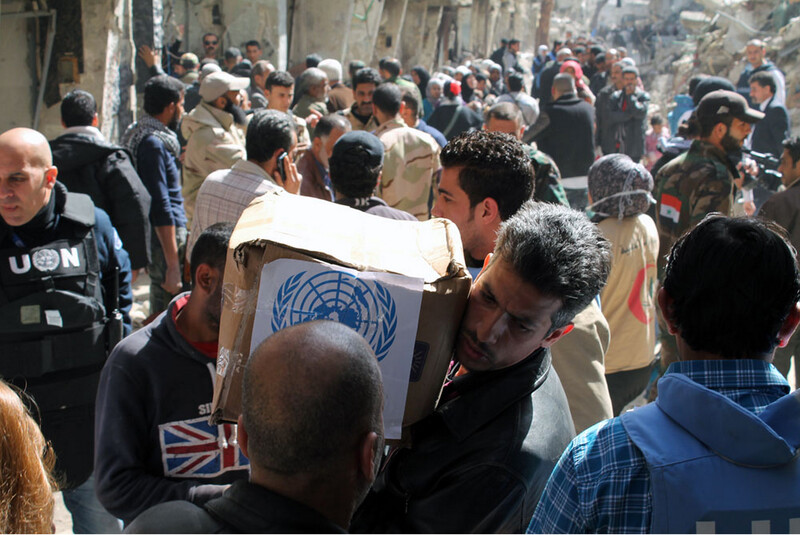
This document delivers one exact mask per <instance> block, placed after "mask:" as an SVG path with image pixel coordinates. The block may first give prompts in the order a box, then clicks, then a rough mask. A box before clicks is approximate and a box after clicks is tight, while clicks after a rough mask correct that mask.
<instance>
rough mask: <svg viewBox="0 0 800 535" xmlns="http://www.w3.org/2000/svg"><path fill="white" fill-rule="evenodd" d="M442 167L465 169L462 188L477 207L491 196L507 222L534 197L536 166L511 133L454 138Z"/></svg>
mask: <svg viewBox="0 0 800 535" xmlns="http://www.w3.org/2000/svg"><path fill="white" fill-rule="evenodd" d="M440 159H441V162H442V167H445V168H447V167H461V168H462V169H461V170H460V171H459V173H458V185H459V186H460V187H461V189H462V190H464V193H466V194H467V197H468V198H469V204H470V207H474V206H475V205H477V204H478V203H479V202H481V201H483V200H484V199H486V198H487V197H490V198H492V199H494V200H495V202H497V208H498V210H499V212H500V218H501V219H502V220H506V219H508V218H509V217H511V216H512V215H514V213H515V212H516V211H517V210H519V207H520V206H522V205H523V203H525V201H527V200H528V199H530V198H531V195H532V194H533V175H534V173H533V165H532V164H531V160H530V158H528V155H527V153H526V152H525V149H524V148H523V145H522V143H520V142H519V141H518V140H516V139H514V138H513V137H511V136H509V135H508V134H501V133H499V132H486V131H482V130H481V131H477V132H469V133H464V134H460V135H458V136H456V137H454V138H453V139H451V140H450V141H449V142H448V143H447V145H445V147H444V149H442V153H441V156H440Z"/></svg>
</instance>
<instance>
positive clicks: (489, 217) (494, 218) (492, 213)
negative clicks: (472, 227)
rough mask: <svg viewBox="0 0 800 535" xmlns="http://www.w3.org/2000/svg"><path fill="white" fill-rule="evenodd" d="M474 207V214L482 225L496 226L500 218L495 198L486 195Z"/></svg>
mask: <svg viewBox="0 0 800 535" xmlns="http://www.w3.org/2000/svg"><path fill="white" fill-rule="evenodd" d="M475 208H476V210H477V212H476V213H475V216H476V217H478V218H480V221H481V223H482V224H483V225H490V226H492V227H495V226H497V222H498V221H499V220H500V207H499V206H498V205H497V201H496V200H494V199H493V198H491V197H486V198H485V199H483V200H482V201H481V202H480V203H478V205H477V206H476V207H475Z"/></svg>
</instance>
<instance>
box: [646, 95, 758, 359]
mask: <svg viewBox="0 0 800 535" xmlns="http://www.w3.org/2000/svg"><path fill="white" fill-rule="evenodd" d="M696 113H697V121H698V123H699V124H700V138H699V139H696V140H695V141H693V142H692V146H691V147H690V148H689V151H688V152H685V153H683V154H681V155H680V156H678V157H677V158H675V159H674V160H672V161H671V162H669V163H668V164H667V165H665V166H664V167H663V168H662V169H661V171H659V172H658V176H657V177H656V181H655V182H656V184H657V186H656V188H657V189H656V195H655V197H656V201H657V202H658V206H657V209H656V226H657V227H658V236H659V240H660V242H661V243H660V250H659V255H658V272H659V279H661V280H663V270H664V267H665V265H666V257H667V254H668V253H669V251H670V249H672V245H673V244H674V243H675V242H676V241H677V240H678V238H679V237H680V236H682V235H683V234H684V233H685V232H686V231H688V230H689V229H691V228H692V227H694V226H695V225H696V224H697V223H699V222H700V221H702V219H703V218H704V217H705V216H706V215H707V214H709V213H711V212H721V213H722V214H724V215H730V214H731V211H732V209H733V185H734V177H738V176H739V172H738V171H737V170H736V169H735V168H734V166H733V164H732V163H731V161H730V160H729V159H728V153H729V152H732V151H737V150H739V149H740V148H741V147H742V143H743V142H744V140H745V138H746V137H747V135H748V134H749V133H750V125H751V124H753V123H755V122H757V121H759V120H761V119H762V118H763V117H764V114H763V113H761V112H760V111H756V110H753V109H751V108H750V107H749V106H748V105H747V101H746V100H745V99H744V97H743V96H741V95H739V94H737V93H735V92H733V91H725V90H718V91H712V92H711V93H709V94H708V95H706V96H705V97H703V100H701V101H700V104H699V105H698V107H697V112H696ZM661 327H662V329H661V343H662V349H661V360H662V368H664V367H665V366H667V365H669V364H670V363H671V361H673V360H674V359H675V357H676V356H677V355H676V352H677V349H676V347H675V341H674V338H673V337H672V336H670V335H669V333H668V331H667V330H666V328H665V327H666V325H661Z"/></svg>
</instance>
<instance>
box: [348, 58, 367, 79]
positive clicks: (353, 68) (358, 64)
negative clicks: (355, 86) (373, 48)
mask: <svg viewBox="0 0 800 535" xmlns="http://www.w3.org/2000/svg"><path fill="white" fill-rule="evenodd" d="M364 67H366V65H365V64H364V62H363V61H361V60H360V59H354V60H353V61H351V62H350V64H349V65H348V66H347V72H349V73H350V79H351V80H352V79H353V78H355V77H356V73H357V72H358V71H360V70H361V69H363V68H364Z"/></svg>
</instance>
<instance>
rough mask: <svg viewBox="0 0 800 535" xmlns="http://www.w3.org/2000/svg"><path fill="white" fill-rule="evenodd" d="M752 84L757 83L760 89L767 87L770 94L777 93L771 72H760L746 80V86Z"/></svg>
mask: <svg viewBox="0 0 800 535" xmlns="http://www.w3.org/2000/svg"><path fill="white" fill-rule="evenodd" d="M753 82H755V83H757V84H758V85H760V86H761V87H769V90H770V92H771V93H772V94H773V95H774V94H775V92H776V91H777V89H776V88H777V85H776V84H775V77H774V76H772V73H771V72H767V71H760V72H757V73H755V74H753V75H752V76H750V78H749V79H748V80H747V83H748V84H752V83H753Z"/></svg>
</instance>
